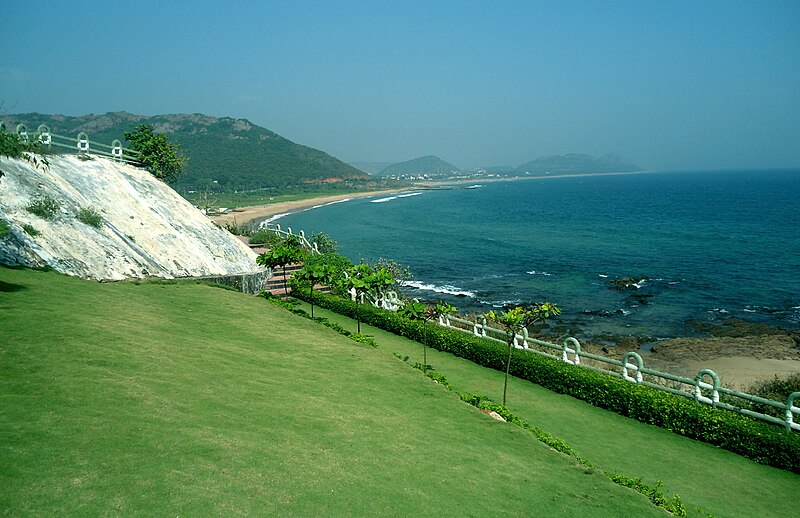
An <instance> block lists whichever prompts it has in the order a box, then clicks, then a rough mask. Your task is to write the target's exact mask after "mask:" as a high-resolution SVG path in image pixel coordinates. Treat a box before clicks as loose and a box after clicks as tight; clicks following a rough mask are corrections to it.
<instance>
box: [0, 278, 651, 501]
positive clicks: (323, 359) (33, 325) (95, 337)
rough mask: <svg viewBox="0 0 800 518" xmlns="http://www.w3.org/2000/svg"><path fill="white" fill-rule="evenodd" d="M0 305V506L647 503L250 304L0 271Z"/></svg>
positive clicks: (444, 395) (407, 373)
mask: <svg viewBox="0 0 800 518" xmlns="http://www.w3.org/2000/svg"><path fill="white" fill-rule="evenodd" d="M0 316H1V317H2V318H0V336H2V337H3V339H2V341H0V372H2V376H0V487H2V490H0V509H1V510H2V512H3V513H4V514H13V515H59V516H61V515H72V516H76V515H79V516H85V515H109V514H124V515H143V516H154V515H172V516H176V515H181V516H204V515H220V514H225V515H235V514H258V515H267V514H272V513H276V514H281V515H302V516H307V515H321V514H325V515H331V516H338V515H404V516H407V515H429V516H430V515H445V516H447V515H450V516H453V515H467V516H489V515H491V516H498V515H510V516H521V515H528V514H533V515H539V516H656V515H661V516H663V515H664V513H663V512H661V511H660V510H658V509H656V508H655V507H653V506H652V505H651V504H650V503H649V502H648V501H647V500H646V498H645V497H643V496H641V495H639V494H637V493H635V492H633V491H631V490H628V489H625V488H622V487H619V486H616V485H614V484H613V483H611V482H610V481H609V480H608V479H607V478H606V477H605V476H603V475H602V474H600V473H597V472H593V471H591V470H586V469H584V468H581V467H579V466H577V465H576V464H575V463H574V462H573V461H572V459H570V458H569V457H567V456H565V455H562V454H559V453H556V452H554V451H552V450H550V449H549V448H547V447H545V446H544V445H542V444H541V443H539V442H537V441H536V440H534V439H533V438H532V437H531V436H530V435H529V434H527V433H526V432H524V431H523V430H520V429H518V428H516V427H514V426H511V425H508V424H504V423H500V422H497V421H494V420H492V419H490V418H488V417H486V416H485V415H484V414H481V413H480V412H478V411H477V410H475V409H473V408H471V407H469V406H467V405H465V404H463V403H461V402H460V401H459V400H458V399H457V398H456V397H455V396H454V395H453V394H452V393H449V392H447V391H446V390H444V389H443V387H441V386H440V385H437V384H435V383H433V382H431V381H430V380H428V379H426V378H424V377H422V376H421V375H420V374H419V373H418V372H417V371H415V370H413V369H410V368H408V367H407V366H406V365H405V364H403V363H402V362H399V361H398V360H397V359H396V358H394V357H392V356H391V355H390V354H388V352H387V351H385V350H381V349H373V348H370V347H365V346H360V345H358V344H355V343H354V342H352V341H350V340H348V339H346V338H344V337H342V336H340V335H338V334H336V333H334V332H333V331H330V330H328V329H326V328H323V327H321V326H319V325H318V324H315V323H313V322H310V321H307V320H305V319H302V318H299V317H296V316H294V315H291V314H290V313H288V312H286V311H284V310H282V309H281V308H277V307H274V306H272V305H270V304H268V303H266V302H264V301H263V300H261V299H257V298H254V297H249V296H245V295H241V294H238V293H233V292H229V291H225V290H221V289H216V288H212V287H208V286H205V285H199V284H189V283H143V284H137V283H117V284H97V283H91V282H87V281H82V280H79V279H74V278H69V277H65V276H62V275H59V274H56V273H52V272H50V273H44V272H36V271H27V270H9V269H4V268H0ZM514 389H516V387H514Z"/></svg>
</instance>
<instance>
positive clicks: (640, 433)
mask: <svg viewBox="0 0 800 518" xmlns="http://www.w3.org/2000/svg"><path fill="white" fill-rule="evenodd" d="M301 307H303V308H304V309H305V310H306V311H309V305H308V304H306V303H302V304H301ZM315 315H316V316H319V317H324V318H327V319H329V320H331V321H333V322H336V323H338V324H339V325H341V326H343V327H345V328H346V329H350V330H352V331H354V330H355V322H354V321H353V320H351V319H349V318H347V317H343V316H341V315H338V314H336V313H332V312H330V311H328V310H326V309H323V308H319V307H317V308H315ZM361 327H362V332H363V333H365V334H368V335H371V336H373V337H374V338H375V340H376V341H377V342H378V344H379V348H380V350H382V351H386V352H387V353H389V354H395V353H396V354H399V355H401V356H409V362H410V363H413V362H422V346H421V344H419V343H417V342H413V341H411V340H408V339H405V338H402V337H399V336H396V335H393V334H391V333H388V332H386V331H383V330H381V329H378V328H375V327H372V326H367V325H365V324H363V323H362V324H361ZM516 354H520V353H519V352H517V353H516ZM427 355H428V363H429V364H431V365H433V367H434V368H435V369H436V371H437V372H439V373H441V374H443V375H444V376H445V377H446V378H447V380H448V381H449V382H450V384H451V385H452V387H453V389H454V390H456V391H458V392H478V393H481V394H484V395H487V396H489V397H490V398H492V399H493V400H494V401H498V402H499V401H502V394H503V373H501V372H498V371H494V370H491V369H486V368H483V367H480V366H478V365H476V364H474V363H472V362H470V361H467V360H464V359H462V358H457V357H455V356H453V355H452V354H449V353H442V352H439V351H437V350H435V349H431V348H428V351H427ZM508 406H509V408H510V409H511V411H512V412H514V413H515V414H516V415H518V416H520V417H521V418H522V419H524V420H526V421H528V422H529V423H531V424H534V425H536V426H539V427H541V428H543V429H545V430H546V431H548V432H549V433H551V434H552V435H554V436H556V437H558V438H561V439H563V440H565V441H566V442H567V443H568V444H570V445H571V446H572V447H573V448H574V449H575V450H576V452H577V454H578V455H580V456H581V457H583V458H585V459H586V460H588V461H589V462H590V463H591V464H592V465H593V466H595V467H597V468H599V469H600V470H602V471H605V472H608V473H614V474H617V473H619V474H624V475H627V476H629V477H632V478H639V477H641V478H642V479H643V481H644V482H645V483H647V484H648V485H650V486H654V485H655V484H656V483H657V482H658V481H662V482H663V484H664V488H665V490H666V491H667V493H668V494H670V495H671V494H678V495H680V497H681V498H682V500H683V503H684V504H685V505H686V508H687V510H688V513H689V516H698V517H705V516H706V515H707V513H711V514H712V515H713V516H716V517H717V518H720V517H742V516H754V517H755V516H757V517H770V516H775V517H785V516H793V515H794V514H796V512H797V503H796V501H795V500H793V499H792V498H787V495H794V494H797V492H798V490H799V489H800V476H798V475H796V474H794V473H791V472H788V471H783V470H779V469H776V468H772V467H769V466H765V465H762V464H757V463H755V462H752V461H750V460H748V459H745V458H743V457H740V456H738V455H736V454H734V453H731V452H728V451H726V450H723V449H720V448H716V447H714V446H711V445H709V444H705V443H702V442H698V441H694V440H691V439H688V438H686V437H682V436H680V435H676V434H674V433H671V432H668V431H666V430H662V429H660V428H657V427H654V426H650V425H646V424H643V423H640V422H638V421H635V420H633V419H628V418H625V417H623V416H620V415H618V414H616V413H613V412H609V411H606V410H602V409H600V408H596V407H593V406H591V405H589V404H588V403H585V402H583V401H580V400H577V399H575V398H572V397H570V396H564V395H561V394H556V393H553V392H551V391H549V390H546V389H543V388H541V387H539V386H538V385H535V384H533V383H530V382H528V381H525V380H520V379H517V378H514V377H511V378H510V379H509V389H508Z"/></svg>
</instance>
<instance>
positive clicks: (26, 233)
mask: <svg viewBox="0 0 800 518" xmlns="http://www.w3.org/2000/svg"><path fill="white" fill-rule="evenodd" d="M48 160H49V162H50V165H49V166H42V165H40V166H39V167H35V166H34V165H32V164H30V163H28V162H26V161H23V160H15V159H9V158H0V171H1V172H2V173H3V175H2V176H0V220H3V221H5V222H6V223H7V225H8V231H7V232H6V234H5V235H4V236H2V237H0V263H2V264H6V265H12V266H13V265H23V266H30V267H42V266H50V267H52V268H53V269H55V270H57V271H60V272H63V273H65V274H68V275H75V276H79V277H83V278H86V279H94V280H99V281H103V280H122V279H130V278H146V277H161V278H167V279H169V278H178V277H205V276H235V275H241V274H256V273H259V272H261V271H262V270H261V269H260V267H258V266H257V265H256V263H255V258H256V255H255V253H253V252H252V251H251V250H250V249H249V248H248V247H247V245H245V244H243V243H242V242H240V241H239V240H238V239H236V238H235V237H234V236H232V235H231V234H229V233H228V232H227V231H225V230H223V229H220V228H218V227H216V226H215V225H214V224H213V223H212V222H211V221H210V220H209V219H208V218H207V217H206V216H204V215H203V214H201V213H200V211H198V210H197V209H196V208H195V207H193V206H192V205H191V204H189V203H188V202H187V201H186V200H184V199H183V198H182V197H181V196H179V195H178V194H177V193H176V192H175V191H173V190H172V189H171V188H170V187H169V186H168V185H166V184H165V183H163V182H162V181H160V180H158V179H156V178H155V177H153V176H152V175H151V174H150V173H148V172H147V171H145V170H143V169H139V168H136V167H132V166H129V165H125V164H120V163H116V162H112V161H110V160H107V159H104V158H100V157H78V156H70V155H64V156H51V157H48ZM37 205H38V209H39V210H37ZM42 209H46V210H44V211H43V210H42ZM48 210H49V211H50V214H47V212H48ZM37 213H38V215H37ZM42 214H44V217H43V216H42ZM87 215H88V216H91V217H87ZM47 216H50V217H47ZM87 221H88V223H87Z"/></svg>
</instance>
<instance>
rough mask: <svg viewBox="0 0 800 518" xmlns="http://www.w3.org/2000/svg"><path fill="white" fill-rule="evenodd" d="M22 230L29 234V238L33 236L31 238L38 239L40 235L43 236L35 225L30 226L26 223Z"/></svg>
mask: <svg viewBox="0 0 800 518" xmlns="http://www.w3.org/2000/svg"><path fill="white" fill-rule="evenodd" d="M22 230H24V231H25V233H26V234H28V235H29V236H31V237H36V236H38V235H39V234H41V232H39V231H38V230H36V229H35V228H34V227H33V225H28V224H27V223H26V224H24V225H22Z"/></svg>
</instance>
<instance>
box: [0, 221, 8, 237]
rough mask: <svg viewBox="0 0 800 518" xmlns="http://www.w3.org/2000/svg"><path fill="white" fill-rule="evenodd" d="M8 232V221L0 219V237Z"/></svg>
mask: <svg viewBox="0 0 800 518" xmlns="http://www.w3.org/2000/svg"><path fill="white" fill-rule="evenodd" d="M6 232H8V223H6V222H5V221H3V220H2V219H0V237H3V236H4V235H6Z"/></svg>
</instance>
